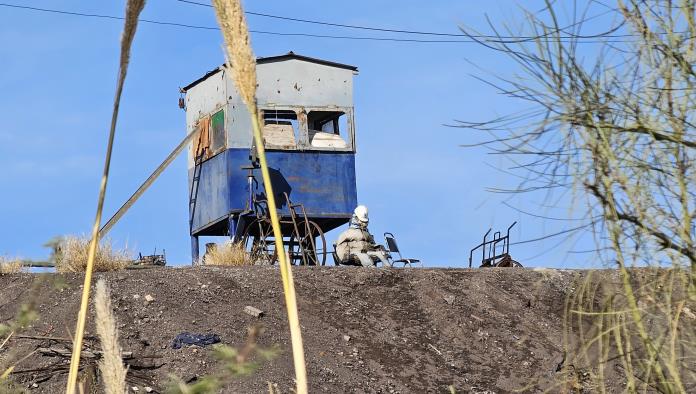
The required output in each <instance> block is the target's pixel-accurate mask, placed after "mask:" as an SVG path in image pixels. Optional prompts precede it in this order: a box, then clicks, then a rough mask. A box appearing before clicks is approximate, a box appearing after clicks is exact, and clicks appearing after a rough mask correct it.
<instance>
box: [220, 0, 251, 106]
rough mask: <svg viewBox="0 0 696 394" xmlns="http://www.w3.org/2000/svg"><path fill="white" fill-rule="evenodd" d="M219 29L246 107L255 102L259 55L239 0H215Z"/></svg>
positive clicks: (228, 61) (229, 63)
mask: <svg viewBox="0 0 696 394" xmlns="http://www.w3.org/2000/svg"><path fill="white" fill-rule="evenodd" d="M213 5H214V6H215V10H216V13H215V14H216V15H217V19H218V23H219V24H220V30H221V31H222V35H223V36H224V37H225V44H226V46H227V48H226V52H227V54H228V56H229V58H228V59H227V63H228V66H229V67H230V68H231V69H232V75H233V79H234V81H235V82H236V83H237V89H239V94H240V95H241V97H242V100H244V103H245V104H246V105H247V107H249V108H252V107H254V108H255V106H256V104H255V103H256V99H255V97H256V59H255V58H254V52H253V51H252V50H251V41H250V40H249V30H248V29H247V24H246V19H245V18H244V10H242V5H241V4H240V2H239V0H213Z"/></svg>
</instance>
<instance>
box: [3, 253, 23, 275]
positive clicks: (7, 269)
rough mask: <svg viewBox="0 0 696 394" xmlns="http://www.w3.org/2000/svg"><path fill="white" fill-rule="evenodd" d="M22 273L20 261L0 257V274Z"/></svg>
mask: <svg viewBox="0 0 696 394" xmlns="http://www.w3.org/2000/svg"><path fill="white" fill-rule="evenodd" d="M18 272H22V261H21V260H19V259H12V258H7V257H0V274H16V273H18Z"/></svg>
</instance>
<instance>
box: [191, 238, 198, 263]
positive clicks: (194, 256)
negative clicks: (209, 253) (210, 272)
mask: <svg viewBox="0 0 696 394" xmlns="http://www.w3.org/2000/svg"><path fill="white" fill-rule="evenodd" d="M198 257H199V249H198V236H195V235H192V236H191V265H196V264H198Z"/></svg>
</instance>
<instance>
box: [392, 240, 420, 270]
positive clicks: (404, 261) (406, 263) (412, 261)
mask: <svg viewBox="0 0 696 394" xmlns="http://www.w3.org/2000/svg"><path fill="white" fill-rule="evenodd" d="M384 240H385V241H386V243H387V252H388V253H389V260H390V261H391V263H392V266H394V264H397V263H401V264H403V265H404V267H406V266H408V267H413V264H420V266H421V268H422V267H423V262H422V261H420V260H418V259H405V258H404V257H403V256H402V255H401V251H400V250H399V246H398V245H397V244H396V238H395V237H394V234H392V233H384ZM392 253H396V254H398V255H399V259H398V260H394V259H393V258H392V257H391V254H392Z"/></svg>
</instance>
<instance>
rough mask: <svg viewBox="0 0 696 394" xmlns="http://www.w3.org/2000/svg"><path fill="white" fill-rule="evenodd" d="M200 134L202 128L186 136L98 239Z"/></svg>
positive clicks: (102, 230) (100, 234)
mask: <svg viewBox="0 0 696 394" xmlns="http://www.w3.org/2000/svg"><path fill="white" fill-rule="evenodd" d="M199 132H200V128H196V129H195V130H194V131H193V132H191V133H190V134H188V135H186V137H185V138H184V139H183V140H182V141H181V143H179V145H177V146H176V148H174V150H173V151H172V152H171V153H170V154H169V156H167V158H165V159H164V161H163V162H162V164H160V165H159V167H157V168H156V169H155V171H154V172H153V173H152V174H151V175H150V176H149V177H148V178H147V179H146V180H145V182H143V184H142V185H140V187H139V188H138V190H136V191H135V193H133V195H132V196H130V198H129V199H128V200H127V201H126V202H125V203H124V204H123V205H121V208H119V209H118V211H116V213H115V214H114V216H112V217H111V219H109V220H108V221H107V222H106V224H104V226H103V227H102V228H101V230H99V236H98V239H102V238H104V236H105V235H106V234H107V233H108V232H109V230H111V228H112V227H113V226H114V225H115V224H116V223H117V222H118V221H119V220H120V219H121V217H123V215H125V213H126V212H127V211H128V209H130V207H131V206H133V204H135V202H136V201H137V200H138V198H140V196H142V195H143V193H145V191H146V190H147V189H148V188H149V187H150V186H152V184H153V183H154V182H155V180H156V179H157V177H159V176H160V174H162V172H163V171H164V170H165V169H166V168H167V167H168V166H169V165H170V164H171V163H172V162H173V161H174V159H175V158H176V157H177V156H179V153H181V151H182V150H184V147H186V145H187V144H188V143H189V142H191V140H192V139H193V138H194V137H195V136H196V135H198V133H199Z"/></svg>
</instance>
